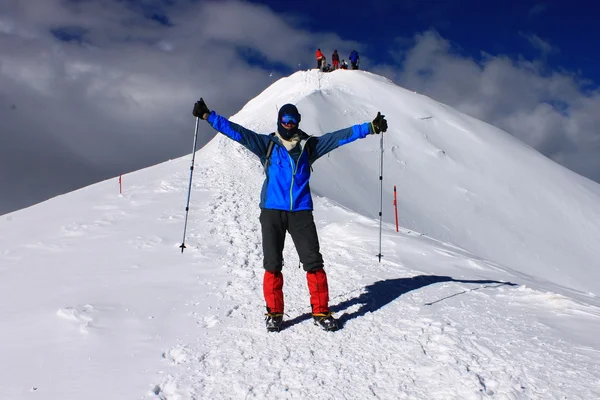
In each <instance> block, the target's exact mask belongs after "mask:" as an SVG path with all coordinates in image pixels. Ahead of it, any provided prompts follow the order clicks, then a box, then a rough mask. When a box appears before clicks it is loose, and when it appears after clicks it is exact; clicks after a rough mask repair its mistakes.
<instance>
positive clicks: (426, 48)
mask: <svg viewBox="0 0 600 400" xmlns="http://www.w3.org/2000/svg"><path fill="white" fill-rule="evenodd" d="M401 44H402V49H401V50H396V51H395V52H394V53H393V54H394V55H395V56H396V58H397V59H398V60H399V62H400V63H402V64H401V65H402V69H401V70H396V72H395V73H391V71H393V69H392V68H390V66H384V67H381V68H380V69H378V70H377V71H379V72H382V73H385V74H386V76H388V77H390V78H392V79H394V80H395V81H396V82H398V83H399V84H401V85H403V86H405V87H407V88H409V89H412V90H416V91H418V92H420V93H423V94H426V95H428V96H431V97H432V98H435V99H437V100H439V101H441V102H443V103H446V104H448V105H450V106H452V107H455V108H457V109H459V110H461V111H463V112H465V113H467V114H470V115H472V116H474V117H476V118H479V119H482V120H484V121H487V122H489V123H491V124H494V125H496V126H498V127H500V128H502V129H505V130H507V131H508V132H510V133H512V134H513V135H514V136H516V137H518V138H519V139H521V140H522V141H524V142H525V143H527V144H529V145H531V146H532V147H534V148H536V149H537V150H539V151H540V152H542V153H543V154H545V155H546V156H548V157H550V158H552V159H554V160H555V161H557V162H559V163H561V164H563V165H565V166H567V167H569V168H571V169H573V170H575V171H576V172H578V173H580V174H582V175H584V176H587V177H589V178H592V179H594V180H596V181H600V157H597V154H600V131H598V126H600V113H598V111H597V110H599V109H600V90H598V89H597V88H596V89H594V90H592V91H590V90H586V89H584V88H583V87H584V85H587V84H589V82H586V81H584V80H583V79H581V78H580V77H579V76H577V75H575V74H572V73H569V72H566V71H562V70H552V69H551V68H550V67H549V66H548V65H547V63H545V62H544V61H543V60H527V59H525V58H522V57H521V58H518V59H512V58H510V57H508V56H504V55H491V54H482V55H481V57H480V58H479V59H474V58H473V57H469V56H465V55H462V54H461V53H460V51H459V49H458V48H457V47H456V46H454V45H453V44H451V43H450V42H449V41H448V40H446V39H444V38H443V37H441V36H440V35H439V34H438V33H437V32H434V31H427V32H424V33H421V34H418V35H416V36H415V37H414V40H413V42H412V46H410V47H408V49H406V46H404V44H405V41H402V42H401Z"/></svg>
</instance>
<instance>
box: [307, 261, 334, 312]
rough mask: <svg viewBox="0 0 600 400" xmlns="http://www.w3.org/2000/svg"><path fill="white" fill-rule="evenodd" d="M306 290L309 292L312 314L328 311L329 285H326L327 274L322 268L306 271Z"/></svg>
mask: <svg viewBox="0 0 600 400" xmlns="http://www.w3.org/2000/svg"><path fill="white" fill-rule="evenodd" d="M306 281H307V282H308V291H309V292H310V305H311V306H312V312H313V314H323V313H328V312H329V305H328V304H329V287H328V286H327V274H325V271H324V270H323V268H320V269H317V270H315V271H309V272H307V273H306Z"/></svg>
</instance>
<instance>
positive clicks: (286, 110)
mask: <svg viewBox="0 0 600 400" xmlns="http://www.w3.org/2000/svg"><path fill="white" fill-rule="evenodd" d="M284 115H291V116H293V117H295V119H296V120H297V121H298V122H297V123H296V126H295V127H293V128H292V129H289V130H288V129H285V128H284V127H283V125H282V124H281V118H283V116H284ZM300 119H301V116H300V113H299V112H298V109H297V108H296V106H295V105H293V104H289V103H288V104H284V105H283V106H282V107H281V108H280V109H279V114H278V115H277V132H279V135H280V136H281V137H282V138H284V139H285V140H290V139H291V138H292V137H293V136H294V135H295V134H296V133H298V125H300Z"/></svg>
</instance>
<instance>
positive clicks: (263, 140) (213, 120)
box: [193, 99, 270, 157]
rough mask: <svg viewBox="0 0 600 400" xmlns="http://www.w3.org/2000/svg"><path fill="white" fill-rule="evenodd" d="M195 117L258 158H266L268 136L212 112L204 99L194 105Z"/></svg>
mask: <svg viewBox="0 0 600 400" xmlns="http://www.w3.org/2000/svg"><path fill="white" fill-rule="evenodd" d="M193 115H194V116H195V117H198V118H202V119H205V120H206V121H208V123H209V124H210V125H211V126H212V127H213V128H214V129H216V130H217V131H219V132H221V133H222V134H224V135H225V136H227V137H229V138H231V139H233V140H235V141H236V142H238V143H240V144H242V145H243V146H244V147H246V148H247V149H248V150H250V151H251V152H253V153H254V154H256V155H257V156H258V157H264V156H265V154H266V152H267V145H268V143H269V140H270V139H269V137H268V135H260V134H258V133H256V132H253V131H251V130H250V129H246V128H244V127H243V126H240V125H238V124H236V123H233V122H231V121H229V120H228V119H227V118H225V117H222V116H220V115H219V114H217V113H216V112H214V111H210V110H209V109H208V107H207V106H206V103H205V102H204V100H203V99H200V101H197V102H196V104H194V111H193Z"/></svg>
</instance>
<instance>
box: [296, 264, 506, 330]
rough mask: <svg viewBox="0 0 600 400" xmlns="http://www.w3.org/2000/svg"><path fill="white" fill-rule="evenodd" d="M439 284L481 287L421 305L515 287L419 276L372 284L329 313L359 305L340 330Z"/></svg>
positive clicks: (342, 320)
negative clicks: (485, 289)
mask: <svg viewBox="0 0 600 400" xmlns="http://www.w3.org/2000/svg"><path fill="white" fill-rule="evenodd" d="M440 282H459V283H474V284H478V285H482V286H478V287H476V288H473V289H469V290H463V291H462V292H458V293H455V294H452V295H450V296H446V297H444V298H441V299H437V300H435V301H431V302H428V303H425V304H424V305H426V306H430V305H432V304H435V303H438V302H440V301H443V300H446V299H449V298H450V297H454V296H458V295H461V294H463V293H467V292H470V291H473V290H479V289H484V288H490V287H491V288H494V287H500V286H517V285H516V284H515V283H511V282H500V281H491V280H465V279H453V278H451V277H449V276H438V275H418V276H414V277H412V278H398V279H386V280H383V281H377V282H374V283H372V284H370V285H368V286H367V287H365V289H366V291H365V292H364V293H361V294H360V295H359V296H358V297H355V298H352V299H348V300H346V301H343V302H341V303H339V304H337V305H334V306H332V307H331V308H330V309H331V311H332V312H333V313H334V314H335V313H342V312H343V311H344V310H346V309H348V308H350V307H352V306H354V305H358V304H360V308H358V310H356V311H353V312H351V313H344V314H342V315H341V316H340V318H339V319H338V325H339V327H340V328H342V327H343V325H344V323H346V322H347V321H349V320H351V319H354V318H358V317H362V316H363V315H365V314H366V313H368V312H375V311H377V310H379V309H380V308H382V307H383V306H385V305H387V304H389V303H391V302H392V301H394V300H396V299H397V298H398V297H400V296H402V295H403V294H405V293H408V292H410V291H411V290H416V289H420V288H422V287H425V286H428V285H432V284H434V283H440ZM311 316H312V315H311V314H310V313H306V314H302V315H299V316H297V317H295V318H293V319H290V320H288V321H286V322H285V326H286V328H287V327H290V326H293V325H296V324H298V323H300V322H302V321H306V320H308V319H310V318H311Z"/></svg>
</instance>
